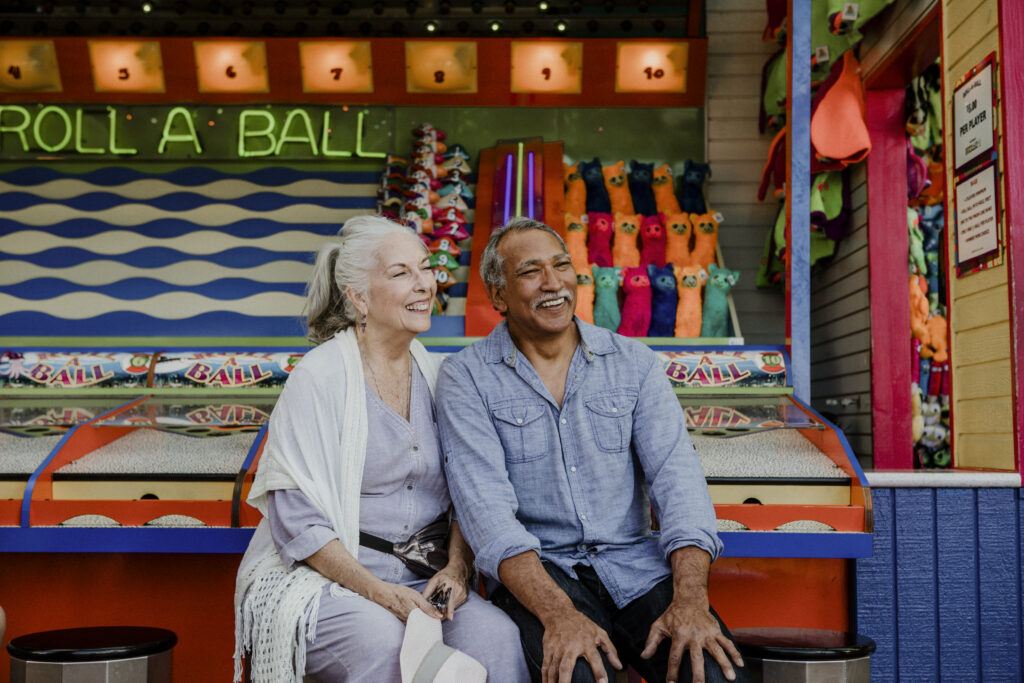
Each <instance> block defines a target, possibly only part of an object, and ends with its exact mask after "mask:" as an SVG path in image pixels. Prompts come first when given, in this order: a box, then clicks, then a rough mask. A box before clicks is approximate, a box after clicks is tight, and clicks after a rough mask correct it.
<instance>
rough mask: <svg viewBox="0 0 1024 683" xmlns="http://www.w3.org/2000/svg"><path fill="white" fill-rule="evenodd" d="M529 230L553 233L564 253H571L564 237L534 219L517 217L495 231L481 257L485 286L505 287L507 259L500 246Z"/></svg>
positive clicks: (481, 269)
mask: <svg viewBox="0 0 1024 683" xmlns="http://www.w3.org/2000/svg"><path fill="white" fill-rule="evenodd" d="M528 230H542V231H544V232H548V233H551V234H552V235H554V236H555V239H556V240H558V243H559V244H560V245H562V251H565V252H568V251H569V250H568V249H567V248H566V246H565V240H563V239H562V236H561V235H559V234H558V233H557V232H555V231H554V230H552V229H551V228H550V227H548V226H547V225H545V224H544V223H541V222H540V221H536V220H534V219H532V218H526V217H524V216H517V217H516V218H513V219H512V220H510V221H509V222H508V223H506V224H505V225H504V226H503V227H500V228H498V229H497V230H495V231H493V232H492V233H491V237H490V239H488V240H487V246H486V247H484V253H483V256H481V257H480V277H481V278H483V281H484V285H486V286H488V287H490V286H492V285H493V286H494V287H497V288H498V289H503V288H504V287H505V284H506V283H505V259H503V258H502V257H501V254H499V253H498V245H499V244H501V241H502V240H503V239H505V236H506V235H510V234H512V233H516V232H527V231H528Z"/></svg>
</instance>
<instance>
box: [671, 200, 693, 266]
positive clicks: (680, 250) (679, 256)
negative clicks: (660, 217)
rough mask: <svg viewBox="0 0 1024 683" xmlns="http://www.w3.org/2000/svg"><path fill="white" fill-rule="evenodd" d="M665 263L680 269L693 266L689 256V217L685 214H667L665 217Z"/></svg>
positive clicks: (690, 232)
mask: <svg viewBox="0 0 1024 683" xmlns="http://www.w3.org/2000/svg"><path fill="white" fill-rule="evenodd" d="M665 226H666V230H665V239H666V240H667V244H666V245H665V261H666V262H667V263H671V264H672V265H674V266H679V267H680V268H682V267H685V266H689V265H693V258H692V257H691V256H690V237H691V235H692V230H691V227H690V216H689V214H685V213H669V214H666V215H665Z"/></svg>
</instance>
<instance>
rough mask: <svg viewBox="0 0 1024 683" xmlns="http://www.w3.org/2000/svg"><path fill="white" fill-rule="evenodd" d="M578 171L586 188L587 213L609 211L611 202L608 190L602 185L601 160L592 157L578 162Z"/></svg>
mask: <svg viewBox="0 0 1024 683" xmlns="http://www.w3.org/2000/svg"><path fill="white" fill-rule="evenodd" d="M579 173H580V176H582V178H583V184H584V185H585V186H586V188H587V192H586V195H587V196H586V207H587V213H611V210H612V202H611V200H610V199H609V198H608V190H607V189H606V188H605V186H604V173H603V171H602V169H601V160H600V159H598V158H597V157H594V160H593V161H581V162H579Z"/></svg>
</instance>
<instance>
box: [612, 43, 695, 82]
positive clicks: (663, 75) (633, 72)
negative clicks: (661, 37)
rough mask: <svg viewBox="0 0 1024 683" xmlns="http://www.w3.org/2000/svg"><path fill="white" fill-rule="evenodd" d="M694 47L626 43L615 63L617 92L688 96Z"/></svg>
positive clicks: (677, 44)
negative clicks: (691, 53) (673, 93)
mask: <svg viewBox="0 0 1024 683" xmlns="http://www.w3.org/2000/svg"><path fill="white" fill-rule="evenodd" d="M689 55H690V46H689V44H688V43H683V42H669V41H663V42H622V43H619V45H618V49H617V56H616V61H615V92H658V93H668V92H678V93H684V92H686V68H687V63H688V61H689Z"/></svg>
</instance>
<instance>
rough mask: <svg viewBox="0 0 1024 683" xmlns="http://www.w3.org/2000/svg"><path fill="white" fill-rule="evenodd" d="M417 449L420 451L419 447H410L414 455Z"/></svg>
mask: <svg viewBox="0 0 1024 683" xmlns="http://www.w3.org/2000/svg"><path fill="white" fill-rule="evenodd" d="M419 449H420V447H419V446H413V447H412V452H413V453H415V452H416V451H418V450H419Z"/></svg>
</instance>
